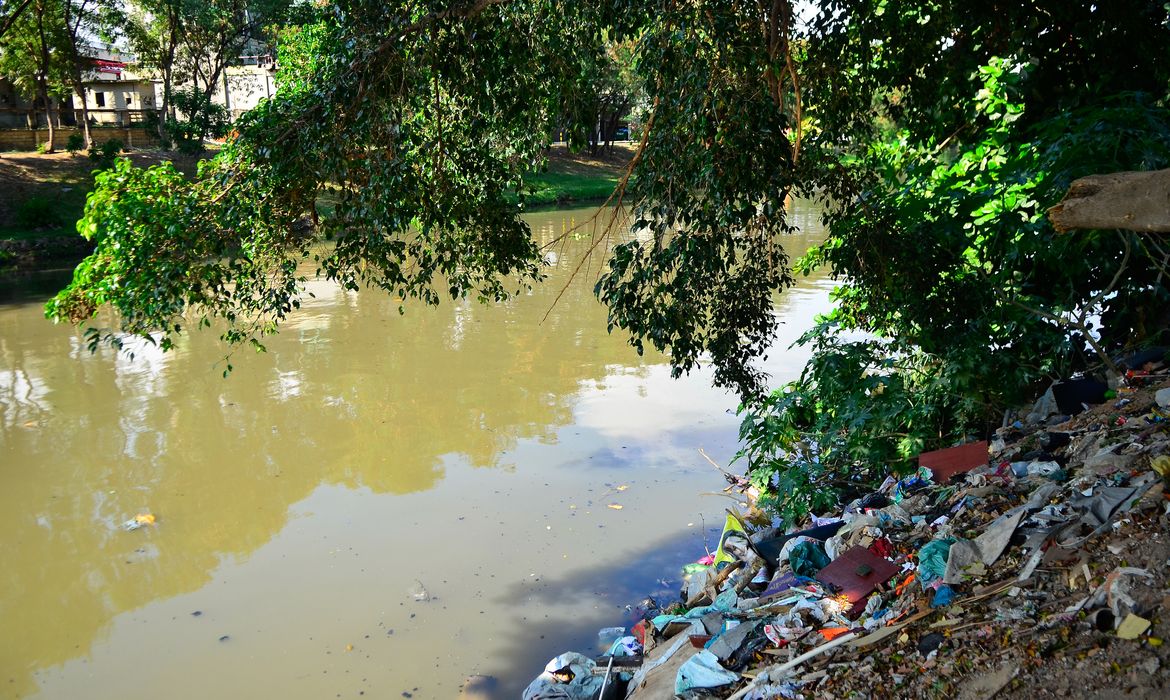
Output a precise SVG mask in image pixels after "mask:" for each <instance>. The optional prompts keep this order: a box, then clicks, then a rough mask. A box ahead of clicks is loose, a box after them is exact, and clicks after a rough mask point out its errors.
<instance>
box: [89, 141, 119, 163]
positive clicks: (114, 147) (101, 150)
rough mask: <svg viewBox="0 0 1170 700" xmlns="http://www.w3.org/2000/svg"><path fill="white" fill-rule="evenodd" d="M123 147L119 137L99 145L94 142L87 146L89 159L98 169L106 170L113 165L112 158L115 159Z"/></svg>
mask: <svg viewBox="0 0 1170 700" xmlns="http://www.w3.org/2000/svg"><path fill="white" fill-rule="evenodd" d="M124 147H125V146H124V144H123V143H122V142H121V141H120V140H119V139H110V140H108V141H106V142H105V143H103V144H102V145H101V146H100V147H99V146H98V145H97V144H94V145H92V146H90V147H89V159H90V160H92V161H93V162H94V164H95V165H96V166H97V169H98V170H108V169H110V168H112V167H113V166H114V160H115V159H117V157H118V154H119V153H121V152H122V150H123V148H124Z"/></svg>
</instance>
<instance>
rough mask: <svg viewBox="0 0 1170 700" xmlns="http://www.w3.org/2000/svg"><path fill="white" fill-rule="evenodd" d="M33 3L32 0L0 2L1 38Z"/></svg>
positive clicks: (5, 0) (6, 0)
mask: <svg viewBox="0 0 1170 700" xmlns="http://www.w3.org/2000/svg"><path fill="white" fill-rule="evenodd" d="M31 4H32V0H3V2H0V39H3V38H4V35H5V34H7V33H8V30H9V29H10V28H11V27H12V25H13V24H14V23H15V22H16V19H17V18H18V17H20V15H21V13H23V12H24V11H25V10H26V9H27V8H28V6H29V5H31Z"/></svg>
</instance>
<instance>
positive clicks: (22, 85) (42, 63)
mask: <svg viewBox="0 0 1170 700" xmlns="http://www.w3.org/2000/svg"><path fill="white" fill-rule="evenodd" d="M66 34H67V33H66V27H65V19H64V14H63V13H62V8H61V5H60V3H58V2H56V0H32V2H31V3H30V4H29V5H28V6H27V7H26V8H25V9H24V11H23V12H20V13H19V14H14V16H13V22H12V24H11V25H10V26H9V31H8V32H6V34H5V35H4V42H3V44H2V45H0V73H3V74H4V75H7V76H11V78H12V79H13V83H14V84H15V85H16V87H17V89H18V90H20V91H21V92H22V93H24V94H25V95H35V97H36V99H37V101H39V103H40V105H41V106H42V107H43V108H44V110H45V122H46V125H47V128H48V132H49V134H48V138H47V140H46V142H45V148H46V150H47V151H48V152H50V153H51V152H53V150H54V148H55V143H54V141H55V131H56V127H57V126H58V122H59V121H60V116H59V113H58V110H57V108H56V107H57V105H56V102H57V101H58V100H60V99H61V98H63V97H65V96H66V95H68V93H69V88H68V85H69V78H68V63H67V61H66V60H65V56H66V54H67V49H66V45H67V43H68V38H67V35H66ZM34 118H35V117H34ZM33 126H35V124H34V125H33Z"/></svg>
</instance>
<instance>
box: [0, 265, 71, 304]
mask: <svg viewBox="0 0 1170 700" xmlns="http://www.w3.org/2000/svg"><path fill="white" fill-rule="evenodd" d="M72 276H73V268H71V267H70V268H61V269H57V270H37V271H35V272H12V273H4V274H0V306H17V305H21V304H43V303H44V302H46V301H48V300H49V299H51V298H52V297H53V295H55V294H56V293H57V292H59V291H61V289H62V288H63V287H64V286H65V285H67V284H69V279H70V278H71V277H72Z"/></svg>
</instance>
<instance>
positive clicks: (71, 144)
mask: <svg viewBox="0 0 1170 700" xmlns="http://www.w3.org/2000/svg"><path fill="white" fill-rule="evenodd" d="M83 148H85V135H84V134H80V133H77V132H74V133H72V134H69V140H68V141H66V142H65V150H66V151H69V153H71V154H73V155H76V154H77V152H78V151H80V150H81V149H83Z"/></svg>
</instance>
